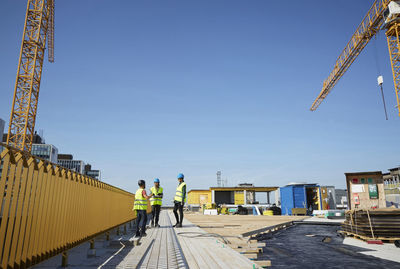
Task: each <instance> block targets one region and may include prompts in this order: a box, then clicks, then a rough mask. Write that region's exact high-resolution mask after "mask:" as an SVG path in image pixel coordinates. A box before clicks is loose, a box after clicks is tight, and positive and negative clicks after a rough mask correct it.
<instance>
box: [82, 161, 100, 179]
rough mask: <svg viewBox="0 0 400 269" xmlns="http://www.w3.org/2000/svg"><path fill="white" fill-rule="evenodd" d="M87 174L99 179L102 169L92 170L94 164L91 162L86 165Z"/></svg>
mask: <svg viewBox="0 0 400 269" xmlns="http://www.w3.org/2000/svg"><path fill="white" fill-rule="evenodd" d="M85 175H87V176H88V177H91V178H94V179H97V180H101V173H100V170H92V166H91V165H90V164H87V165H85Z"/></svg>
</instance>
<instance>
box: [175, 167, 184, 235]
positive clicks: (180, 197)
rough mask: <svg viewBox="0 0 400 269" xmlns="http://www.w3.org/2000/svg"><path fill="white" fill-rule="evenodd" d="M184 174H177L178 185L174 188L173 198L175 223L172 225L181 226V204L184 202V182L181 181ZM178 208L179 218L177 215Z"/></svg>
mask: <svg viewBox="0 0 400 269" xmlns="http://www.w3.org/2000/svg"><path fill="white" fill-rule="evenodd" d="M184 177H185V176H184V175H183V174H182V173H180V174H178V181H179V184H178V187H177V188H176V193H175V198H174V215H175V219H176V224H175V225H174V227H177V228H178V227H182V221H183V206H184V204H185V202H186V183H185V182H184V181H183V179H184ZM178 210H179V215H180V218H179V217H178Z"/></svg>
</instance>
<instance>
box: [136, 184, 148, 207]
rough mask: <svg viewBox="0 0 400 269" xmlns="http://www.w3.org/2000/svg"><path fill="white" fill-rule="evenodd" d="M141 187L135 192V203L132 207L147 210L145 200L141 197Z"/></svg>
mask: <svg viewBox="0 0 400 269" xmlns="http://www.w3.org/2000/svg"><path fill="white" fill-rule="evenodd" d="M142 192H143V189H140V188H139V189H138V190H137V191H136V194H135V204H134V206H133V209H135V210H147V200H146V198H144V197H143V194H142Z"/></svg>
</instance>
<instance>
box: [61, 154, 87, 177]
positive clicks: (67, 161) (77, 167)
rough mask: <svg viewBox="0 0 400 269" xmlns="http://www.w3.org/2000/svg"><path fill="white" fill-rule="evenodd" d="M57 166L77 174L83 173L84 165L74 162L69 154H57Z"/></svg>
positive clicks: (78, 161)
mask: <svg viewBox="0 0 400 269" xmlns="http://www.w3.org/2000/svg"><path fill="white" fill-rule="evenodd" d="M58 164H59V165H60V166H62V167H65V168H67V169H70V170H73V171H75V172H78V173H79V174H84V172H85V163H84V162H83V161H81V160H74V157H73V156H72V155H71V154H58Z"/></svg>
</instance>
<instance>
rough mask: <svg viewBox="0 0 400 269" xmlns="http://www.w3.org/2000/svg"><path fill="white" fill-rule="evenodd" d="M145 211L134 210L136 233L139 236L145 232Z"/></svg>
mask: <svg viewBox="0 0 400 269" xmlns="http://www.w3.org/2000/svg"><path fill="white" fill-rule="evenodd" d="M146 224H147V212H146V210H136V233H135V234H136V235H137V236H141V235H143V234H144V233H145V232H146Z"/></svg>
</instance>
